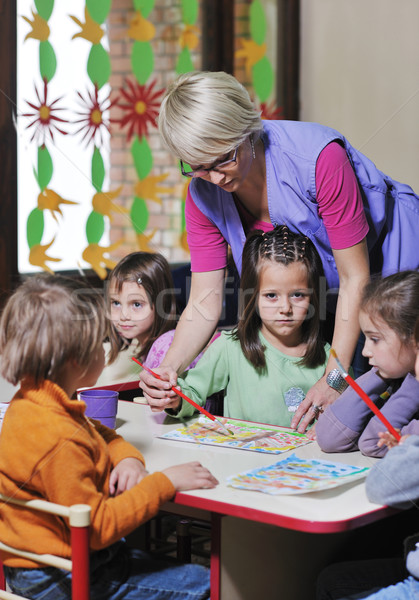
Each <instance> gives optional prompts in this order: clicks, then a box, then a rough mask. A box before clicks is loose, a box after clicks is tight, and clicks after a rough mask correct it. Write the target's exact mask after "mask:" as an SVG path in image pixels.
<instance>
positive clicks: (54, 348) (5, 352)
mask: <svg viewBox="0 0 419 600" xmlns="http://www.w3.org/2000/svg"><path fill="white" fill-rule="evenodd" d="M105 335H106V315H105V306H104V302H103V297H102V294H101V292H100V291H98V290H95V289H93V288H91V287H88V286H87V285H86V283H84V282H80V281H76V280H74V279H69V278H66V277H61V276H58V275H49V274H40V275H34V276H30V277H28V279H27V280H26V281H25V282H24V283H23V284H22V285H20V286H19V287H18V288H17V290H16V291H15V292H14V293H13V294H12V296H11V297H10V298H9V299H8V301H7V303H6V305H5V307H4V310H3V314H2V316H1V321H0V356H1V374H2V375H3V377H4V378H5V379H7V381H10V383H12V384H14V385H16V384H17V383H18V382H19V381H21V380H22V379H23V378H25V377H33V378H34V380H35V383H36V384H38V383H41V382H42V381H43V380H45V379H49V380H50V381H53V382H57V378H59V377H60V374H61V372H62V368H63V367H64V365H65V364H66V363H67V362H68V361H75V362H76V363H77V364H78V365H81V366H83V365H85V366H86V369H87V368H88V366H89V364H90V362H91V360H92V357H93V354H94V353H95V352H97V350H99V349H100V348H101V347H102V343H103V339H104V337H105Z"/></svg>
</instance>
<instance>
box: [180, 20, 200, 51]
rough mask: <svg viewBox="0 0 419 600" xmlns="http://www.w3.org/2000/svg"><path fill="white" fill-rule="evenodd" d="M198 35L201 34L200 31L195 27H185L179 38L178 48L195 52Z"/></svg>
mask: <svg viewBox="0 0 419 600" xmlns="http://www.w3.org/2000/svg"><path fill="white" fill-rule="evenodd" d="M199 33H201V32H200V29H199V28H198V27H196V26H195V25H186V26H185V29H184V30H183V32H182V33H181V35H180V37H179V44H180V47H181V48H189V50H195V48H196V47H197V46H198V44H199V38H198V34H199Z"/></svg>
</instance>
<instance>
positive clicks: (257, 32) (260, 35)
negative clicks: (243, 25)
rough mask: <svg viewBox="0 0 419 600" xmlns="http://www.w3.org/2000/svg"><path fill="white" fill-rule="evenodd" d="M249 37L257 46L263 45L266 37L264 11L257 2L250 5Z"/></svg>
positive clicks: (256, 0) (257, 0)
mask: <svg viewBox="0 0 419 600" xmlns="http://www.w3.org/2000/svg"><path fill="white" fill-rule="evenodd" d="M249 20H250V36H251V38H252V39H253V41H255V42H256V44H258V45H259V46H260V45H262V44H263V42H264V41H265V37H266V18H265V11H264V10H263V6H262V4H261V2H259V0H255V1H254V2H252V4H251V5H250V11H249Z"/></svg>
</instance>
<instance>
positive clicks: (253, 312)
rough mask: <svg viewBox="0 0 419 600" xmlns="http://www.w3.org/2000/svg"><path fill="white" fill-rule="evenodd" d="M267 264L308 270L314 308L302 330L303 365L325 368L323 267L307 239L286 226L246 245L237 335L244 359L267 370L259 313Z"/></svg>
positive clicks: (260, 233) (255, 234)
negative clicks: (297, 264)
mask: <svg viewBox="0 0 419 600" xmlns="http://www.w3.org/2000/svg"><path fill="white" fill-rule="evenodd" d="M265 261H273V262H275V263H279V264H282V265H284V266H288V265H290V264H292V263H295V262H299V263H302V264H304V265H305V266H306V268H307V280H308V287H309V288H310V289H311V298H310V303H311V306H310V307H309V311H308V313H307V318H306V320H305V321H304V323H303V326H302V341H303V342H305V343H306V344H307V351H306V354H305V356H303V358H302V359H301V363H300V364H301V365H303V366H306V367H309V368H314V367H317V366H319V365H321V364H323V363H324V361H325V360H326V354H325V350H324V341H323V338H322V335H321V322H320V279H321V277H324V272H323V266H322V263H321V260H320V256H319V254H318V252H317V250H316V248H315V247H314V244H313V242H312V241H311V240H310V239H309V238H307V237H306V236H304V235H301V234H299V233H294V232H293V231H291V230H290V229H288V227H287V226H286V225H280V226H277V227H275V228H274V229H273V230H272V231H269V232H266V233H264V232H263V231H259V230H257V231H254V232H252V233H251V234H250V235H249V237H248V238H247V240H246V243H245V245H244V249H243V258H242V265H243V268H242V277H241V280H240V306H239V313H240V319H239V324H238V326H237V329H236V333H235V336H236V339H238V340H239V341H240V345H241V348H242V351H243V353H244V355H245V356H246V358H247V359H248V360H249V361H250V362H251V363H252V365H253V366H254V367H256V368H258V369H262V370H263V369H265V368H266V361H265V348H264V346H263V344H262V342H261V341H260V337H259V331H260V328H261V326H262V321H261V319H260V316H259V312H258V298H259V287H260V272H261V270H262V267H263V265H264V263H265Z"/></svg>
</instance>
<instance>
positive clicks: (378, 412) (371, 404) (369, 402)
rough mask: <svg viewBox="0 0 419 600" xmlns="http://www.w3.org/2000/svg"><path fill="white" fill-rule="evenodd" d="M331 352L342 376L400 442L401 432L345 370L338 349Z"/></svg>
mask: <svg viewBox="0 0 419 600" xmlns="http://www.w3.org/2000/svg"><path fill="white" fill-rule="evenodd" d="M330 354H331V355H332V356H333V357H334V359H335V360H336V362H337V365H338V367H339V371H340V372H341V373H342V376H343V378H344V379H345V381H346V382H347V383H348V384H349V385H350V386H351V388H353V389H354V390H355V391H356V393H357V394H358V395H359V396H360V397H361V398H362V400H363V401H364V402H365V403H366V404H367V406H369V408H370V409H371V410H372V412H373V413H374V414H376V415H377V417H378V418H379V419H380V421H381V422H382V424H383V425H384V426H385V427H386V428H387V429H388V430H389V432H390V433H391V434H392V435H394V437H395V438H396V440H397V441H398V442H400V439H401V436H400V433H399V432H398V431H396V430H395V429H394V427H393V425H392V424H391V423H390V422H389V421H388V420H387V419H386V418H385V416H384V415H383V413H382V412H381V410H380V409H379V408H378V407H377V406H376V405H375V404H374V402H373V401H372V400H371V398H370V397H369V396H368V394H366V393H365V392H364V390H363V389H362V388H361V386H359V385H358V384H357V382H356V381H354V380H353V379H352V377H351V376H350V375H349V373H348V372H347V371H345V369H344V368H343V366H342V363H341V362H340V360H339V359H338V357H337V354H336V351H335V350H333V348H331V350H330Z"/></svg>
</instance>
